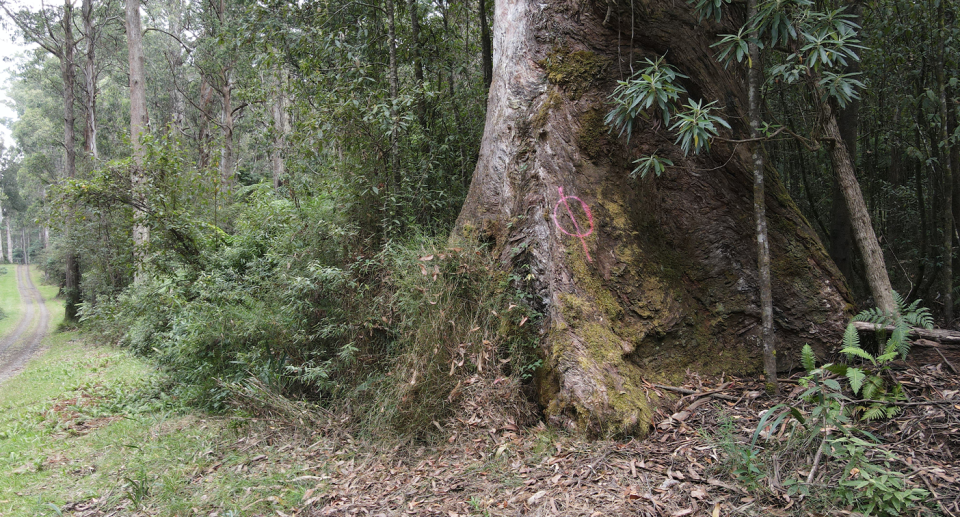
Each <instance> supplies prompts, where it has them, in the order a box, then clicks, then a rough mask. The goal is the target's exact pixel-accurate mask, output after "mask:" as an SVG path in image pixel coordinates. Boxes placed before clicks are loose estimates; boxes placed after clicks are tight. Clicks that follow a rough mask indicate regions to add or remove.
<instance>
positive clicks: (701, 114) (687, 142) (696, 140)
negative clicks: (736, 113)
mask: <svg viewBox="0 0 960 517" xmlns="http://www.w3.org/2000/svg"><path fill="white" fill-rule="evenodd" d="M714 104H716V101H714V102H711V103H709V104H707V105H706V106H704V105H703V101H688V102H687V104H686V106H684V109H683V110H682V111H680V112H678V113H677V118H678V119H679V120H677V122H676V123H674V124H673V126H671V127H670V129H671V130H673V131H675V132H676V133H677V142H676V143H678V144H680V149H681V150H682V151H683V155H684V156H686V155H688V154H690V153H693V154H700V153H701V152H704V151H709V150H710V140H711V139H713V138H714V137H715V136H717V135H718V134H719V129H718V128H717V126H723V127H725V128H727V129H730V125H729V124H727V122H726V121H725V120H723V119H722V118H720V117H718V116H716V115H714V114H713V113H711V111H712V110H713V109H714V108H713V105H714Z"/></svg>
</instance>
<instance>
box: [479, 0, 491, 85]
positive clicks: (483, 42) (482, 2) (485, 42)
mask: <svg viewBox="0 0 960 517" xmlns="http://www.w3.org/2000/svg"><path fill="white" fill-rule="evenodd" d="M477 10H478V11H479V14H480V55H481V58H480V66H481V68H482V69H483V85H484V87H486V88H490V82H491V81H493V43H492V42H491V41H490V26H489V25H487V0H477Z"/></svg>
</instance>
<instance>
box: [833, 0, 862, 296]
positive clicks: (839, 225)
mask: <svg viewBox="0 0 960 517" xmlns="http://www.w3.org/2000/svg"><path fill="white" fill-rule="evenodd" d="M849 5H850V7H851V8H850V10H849V11H848V12H849V13H850V14H852V15H853V16H854V19H853V20H852V21H853V22H855V23H856V24H857V25H860V24H861V19H860V18H861V17H860V4H859V2H858V1H857V0H853V1H851V2H849ZM844 73H848V74H858V73H860V62H859V61H856V60H851V61H850V63H848V65H847V66H846V68H845V69H844ZM859 123H860V99H851V100H850V102H848V103H847V105H846V106H845V107H843V108H841V109H839V110H837V125H838V126H839V128H840V135H841V136H842V137H843V144H844V145H845V146H846V148H847V153H849V155H850V163H851V164H852V165H853V166H854V169H856V164H857V137H858V133H859V131H858V129H859V128H858V125H859ZM831 183H832V185H833V186H832V188H831V190H830V198H831V208H830V257H831V258H832V259H833V261H834V262H835V263H836V264H837V268H838V269H839V270H840V273H841V274H843V276H844V278H845V279H846V280H847V284H848V285H852V283H853V278H854V269H853V268H854V253H855V250H854V239H853V228H852V227H851V225H850V213H849V211H848V210H847V204H846V201H845V199H846V198H845V197H844V195H843V189H841V188H840V183H839V181H838V179H837V177H836V175H834V176H833V178H832V181H831Z"/></svg>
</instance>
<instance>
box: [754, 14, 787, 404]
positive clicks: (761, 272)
mask: <svg viewBox="0 0 960 517" xmlns="http://www.w3.org/2000/svg"><path fill="white" fill-rule="evenodd" d="M756 14H757V0H747V19H748V20H750V19H753V18H754V17H755V16H756ZM756 39H757V34H756V32H754V33H753V34H752V35H751V43H749V45H748V51H749V53H750V59H749V63H748V64H749V68H748V69H747V103H748V112H749V117H750V138H751V139H755V140H759V138H760V118H761V114H760V83H761V81H762V78H761V77H760V74H761V72H760V70H761V66H762V65H761V61H760V47H759V45H757V43H756V41H755V40H756ZM762 147H763V146H762V144H761V143H760V142H759V141H754V142H753V143H752V148H753V152H752V155H751V162H753V211H754V219H755V221H756V224H757V272H758V276H759V283H760V285H759V289H760V329H761V330H760V340H761V341H762V343H763V373H764V375H765V377H766V386H767V391H768V392H770V394H772V395H774V396H778V395H780V384H779V383H778V382H777V344H776V335H775V334H774V331H773V288H772V287H771V281H770V243H769V236H768V235H767V215H766V203H765V202H764V198H765V195H764V188H763V152H762Z"/></svg>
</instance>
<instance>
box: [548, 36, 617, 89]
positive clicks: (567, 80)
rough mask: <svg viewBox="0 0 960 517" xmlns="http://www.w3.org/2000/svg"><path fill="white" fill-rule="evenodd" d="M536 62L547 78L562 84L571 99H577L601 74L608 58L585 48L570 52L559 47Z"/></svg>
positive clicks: (554, 82) (605, 67)
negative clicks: (544, 71)
mask: <svg viewBox="0 0 960 517" xmlns="http://www.w3.org/2000/svg"><path fill="white" fill-rule="evenodd" d="M537 64H538V65H540V66H541V67H543V69H544V70H546V71H547V80H549V81H550V82H551V83H553V84H557V85H560V86H562V87H563V88H564V90H565V91H566V92H567V95H569V96H570V98H571V99H573V100H577V99H579V98H580V97H581V96H582V95H583V94H584V93H585V92H586V91H587V90H589V89H590V87H591V86H593V83H594V82H595V81H597V80H598V79H600V78H601V77H602V76H603V72H604V71H605V70H606V69H607V65H608V64H609V60H608V59H607V58H605V57H602V56H598V55H597V54H594V53H593V52H590V51H587V50H577V51H573V52H571V51H570V49H568V48H567V47H559V48H556V49H554V50H553V51H551V52H550V53H549V54H547V57H546V59H542V60H540V61H539V62H538V63H537Z"/></svg>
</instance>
